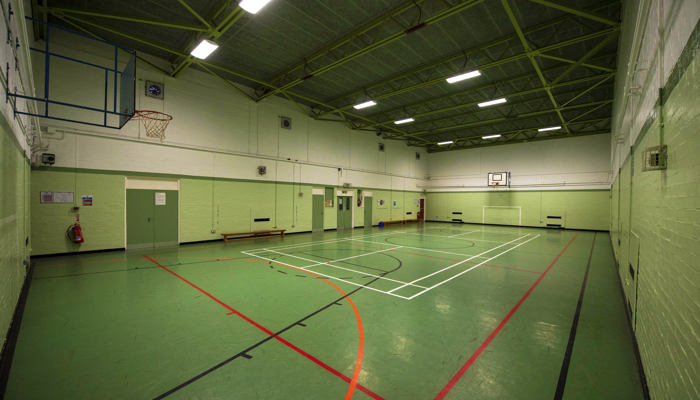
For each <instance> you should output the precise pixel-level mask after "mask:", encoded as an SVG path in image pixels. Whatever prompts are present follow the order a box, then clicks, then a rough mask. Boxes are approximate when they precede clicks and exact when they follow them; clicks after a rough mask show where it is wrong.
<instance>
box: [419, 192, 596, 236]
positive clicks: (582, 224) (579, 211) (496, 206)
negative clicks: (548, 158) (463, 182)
mask: <svg viewBox="0 0 700 400" xmlns="http://www.w3.org/2000/svg"><path fill="white" fill-rule="evenodd" d="M509 207H520V208H515V209H511V208H509ZM426 209H427V211H426V219H428V220H432V221H451V220H452V219H453V218H457V219H459V218H461V219H462V221H464V222H470V223H479V224H480V223H481V222H482V220H483V221H484V222H486V223H493V224H506V225H511V224H512V225H517V221H515V220H514V219H513V218H514V217H513V216H512V215H510V214H511V213H518V212H519V213H520V220H521V225H524V226H546V225H547V221H548V220H547V218H546V217H547V216H561V217H562V218H563V219H562V220H561V221H562V222H563V225H564V227H566V228H571V229H597V230H607V229H608V227H609V224H610V191H609V190H571V191H551V190H548V191H489V192H429V193H427V195H426ZM486 210H488V212H487V211H486ZM499 210H500V213H502V214H504V215H502V216H499V215H498V214H499ZM454 212H459V213H461V214H453V213H454ZM506 213H508V215H505V214H506ZM509 221H511V222H512V223H509ZM552 221H554V220H552Z"/></svg>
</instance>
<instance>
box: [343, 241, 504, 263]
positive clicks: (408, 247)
mask: <svg viewBox="0 0 700 400" xmlns="http://www.w3.org/2000/svg"><path fill="white" fill-rule="evenodd" d="M352 240H353V241H356V242H363V243H374V244H382V243H381V242H372V241H369V240H360V239H352ZM516 240H517V239H516ZM401 247H403V248H404V249H414V250H423V251H432V252H433V253H443V254H451V255H453V256H462V257H479V256H478V255H476V256H472V255H471V254H462V253H453V252H451V251H442V250H434V249H426V248H425V247H411V246H406V245H403V246H401ZM481 258H486V257H481Z"/></svg>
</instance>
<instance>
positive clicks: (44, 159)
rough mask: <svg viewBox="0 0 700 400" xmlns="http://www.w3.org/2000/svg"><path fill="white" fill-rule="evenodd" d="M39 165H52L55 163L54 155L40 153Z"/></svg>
mask: <svg viewBox="0 0 700 400" xmlns="http://www.w3.org/2000/svg"><path fill="white" fill-rule="evenodd" d="M41 163H42V164H46V165H54V164H55V163H56V155H55V154H53V153H41Z"/></svg>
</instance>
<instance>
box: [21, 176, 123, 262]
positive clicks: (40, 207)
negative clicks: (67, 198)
mask: <svg viewBox="0 0 700 400" xmlns="http://www.w3.org/2000/svg"><path fill="white" fill-rule="evenodd" d="M45 191H54V192H73V193H74V203H71V204H69V203H41V201H40V200H41V199H40V193H41V192H45ZM84 195H92V197H93V205H92V206H90V207H82V205H81V197H82V196H84ZM30 199H31V207H32V255H40V254H54V253H67V252H80V251H90V250H102V249H114V248H123V247H124V205H125V202H126V200H125V192H124V176H122V175H115V174H109V173H93V172H77V171H55V170H50V169H41V170H36V169H35V170H32V173H31V196H30ZM74 206H80V210H79V211H78V212H79V214H80V225H81V227H82V230H83V236H84V238H85V243H82V244H74V243H71V242H70V241H68V240H67V239H66V230H67V229H68V227H69V226H70V225H72V224H73V223H74V222H75V212H74V211H72V208H73V207H74Z"/></svg>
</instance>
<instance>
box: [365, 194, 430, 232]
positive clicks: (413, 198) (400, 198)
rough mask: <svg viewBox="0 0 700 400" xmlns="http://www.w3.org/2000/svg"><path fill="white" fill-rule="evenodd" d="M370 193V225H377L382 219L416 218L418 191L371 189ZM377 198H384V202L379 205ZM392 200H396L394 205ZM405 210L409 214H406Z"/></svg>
mask: <svg viewBox="0 0 700 400" xmlns="http://www.w3.org/2000/svg"><path fill="white" fill-rule="evenodd" d="M372 194H373V198H372V202H373V204H372V225H377V224H379V222H382V221H394V220H402V219H415V218H416V213H417V212H418V208H419V205H418V204H417V199H419V198H420V197H421V194H420V193H419V192H405V191H400V190H372ZM379 200H384V204H383V205H381V206H380V205H379ZM394 201H396V205H394ZM362 211H364V210H362ZM407 212H410V213H411V214H410V215H408V214H406V213H407ZM363 218H364V217H363Z"/></svg>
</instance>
